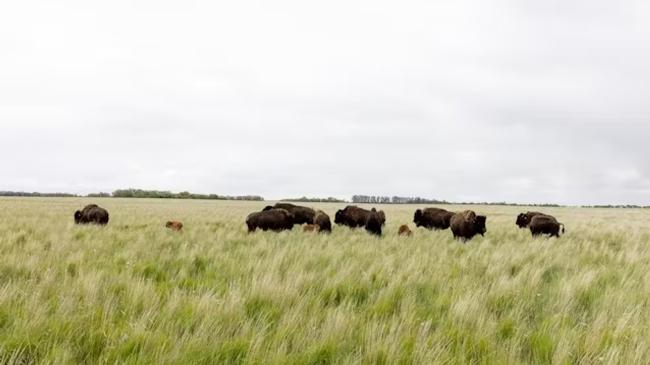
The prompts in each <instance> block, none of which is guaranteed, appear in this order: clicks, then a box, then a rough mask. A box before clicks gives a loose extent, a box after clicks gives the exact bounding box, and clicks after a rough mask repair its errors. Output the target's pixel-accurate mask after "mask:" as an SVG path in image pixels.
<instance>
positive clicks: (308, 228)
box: [302, 224, 320, 232]
mask: <svg viewBox="0 0 650 365" xmlns="http://www.w3.org/2000/svg"><path fill="white" fill-rule="evenodd" d="M302 231H303V232H318V231H320V228H319V227H318V225H316V224H305V225H304V226H303V227H302Z"/></svg>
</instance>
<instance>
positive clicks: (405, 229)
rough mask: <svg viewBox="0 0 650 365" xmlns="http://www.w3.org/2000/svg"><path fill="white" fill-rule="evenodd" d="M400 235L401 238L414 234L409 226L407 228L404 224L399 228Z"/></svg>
mask: <svg viewBox="0 0 650 365" xmlns="http://www.w3.org/2000/svg"><path fill="white" fill-rule="evenodd" d="M398 234H399V235H400V236H410V235H412V234H413V232H411V229H410V228H409V226H407V225H406V224H402V225H401V226H399V231H398Z"/></svg>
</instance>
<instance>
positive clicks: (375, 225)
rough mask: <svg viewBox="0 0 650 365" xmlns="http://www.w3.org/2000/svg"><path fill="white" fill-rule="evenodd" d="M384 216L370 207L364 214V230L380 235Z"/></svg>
mask: <svg viewBox="0 0 650 365" xmlns="http://www.w3.org/2000/svg"><path fill="white" fill-rule="evenodd" d="M384 221H385V218H384V217H383V216H382V214H380V212H378V211H377V210H376V209H375V208H372V210H370V212H369V213H368V215H367V216H366V224H365V226H366V231H368V233H371V234H374V235H377V236H381V227H382V226H383V225H384V223H383V222H384Z"/></svg>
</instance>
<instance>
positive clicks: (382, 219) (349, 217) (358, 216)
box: [334, 205, 386, 228]
mask: <svg viewBox="0 0 650 365" xmlns="http://www.w3.org/2000/svg"><path fill="white" fill-rule="evenodd" d="M372 209H373V210H374V211H375V212H376V213H377V217H376V218H377V220H378V221H379V223H380V225H381V226H384V225H385V224H386V214H385V213H384V211H383V210H380V211H376V210H375V208H372ZM371 212H372V210H367V209H363V208H359V207H357V206H356V205H348V206H347V207H345V209H342V210H339V211H337V212H336V215H335V216H334V223H336V224H339V225H343V226H348V227H350V228H357V227H365V225H366V222H367V221H368V215H369V214H370V213H371Z"/></svg>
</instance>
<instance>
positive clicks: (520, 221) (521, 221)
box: [515, 212, 547, 228]
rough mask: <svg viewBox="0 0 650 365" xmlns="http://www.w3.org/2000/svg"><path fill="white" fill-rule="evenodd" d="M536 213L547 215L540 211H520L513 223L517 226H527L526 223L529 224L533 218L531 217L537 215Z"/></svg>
mask: <svg viewBox="0 0 650 365" xmlns="http://www.w3.org/2000/svg"><path fill="white" fill-rule="evenodd" d="M538 215H547V214H544V213H540V212H526V213H520V214H519V215H518V216H517V221H516V222H515V224H516V225H517V226H518V227H519V228H528V225H529V224H530V221H531V220H532V219H533V217H535V216H538Z"/></svg>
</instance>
